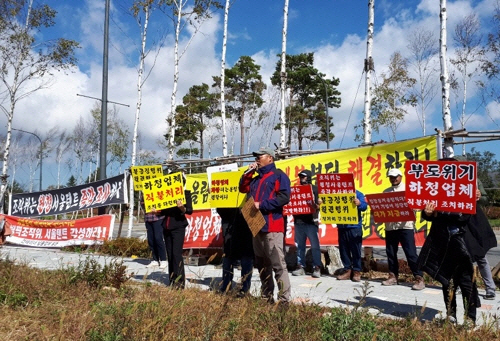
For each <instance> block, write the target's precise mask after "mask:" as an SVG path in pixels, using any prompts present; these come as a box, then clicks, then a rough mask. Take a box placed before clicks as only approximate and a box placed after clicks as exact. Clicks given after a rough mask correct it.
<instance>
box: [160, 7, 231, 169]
mask: <svg viewBox="0 0 500 341" xmlns="http://www.w3.org/2000/svg"><path fill="white" fill-rule="evenodd" d="M166 3H167V4H168V5H169V6H170V9H171V10H172V16H171V19H172V21H173V23H174V27H175V38H174V82H173V86H172V95H171V97H170V111H169V113H168V115H167V125H168V128H167V129H168V130H167V134H166V137H167V140H168V143H167V146H168V159H169V160H173V159H174V153H175V129H176V122H175V109H176V107H177V103H176V96H177V86H178V83H179V61H180V59H181V58H182V56H183V55H184V53H185V52H186V50H187V48H188V47H189V45H190V43H191V41H192V40H193V38H194V37H195V35H196V33H198V31H199V30H200V27H201V25H202V24H203V23H204V22H205V21H206V20H207V19H209V18H211V10H212V9H213V8H222V6H221V4H220V3H219V2H218V1H214V0H196V1H194V2H193V5H192V7H190V8H188V4H189V0H167V1H166ZM186 25H191V26H192V27H193V32H192V33H191V36H190V38H189V41H188V42H187V44H186V45H185V47H184V49H183V51H182V52H181V53H179V40H180V35H181V32H182V31H184V28H185V27H186Z"/></svg>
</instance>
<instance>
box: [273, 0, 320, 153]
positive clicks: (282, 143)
mask: <svg viewBox="0 0 500 341" xmlns="http://www.w3.org/2000/svg"><path fill="white" fill-rule="evenodd" d="M287 33H288V0H285V5H284V6H283V31H282V35H281V36H282V38H281V71H280V77H281V82H280V93H281V98H280V99H281V115H280V123H281V124H280V149H285V148H286V103H285V98H286V89H287V87H286V79H287V74H286V36H287ZM327 110H328V109H327Z"/></svg>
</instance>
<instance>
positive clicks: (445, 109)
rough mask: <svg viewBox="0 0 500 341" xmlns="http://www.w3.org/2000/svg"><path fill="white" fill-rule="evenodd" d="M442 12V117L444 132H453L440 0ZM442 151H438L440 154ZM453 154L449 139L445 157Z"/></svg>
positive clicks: (442, 17)
mask: <svg viewBox="0 0 500 341" xmlns="http://www.w3.org/2000/svg"><path fill="white" fill-rule="evenodd" d="M439 5H440V11H439V21H440V24H441V25H440V30H439V32H440V34H439V62H440V65H441V94H442V100H441V105H442V115H443V127H444V131H449V130H453V126H452V124H451V114H450V80H449V75H448V66H447V63H446V62H447V59H446V50H447V45H446V39H447V38H446V33H447V32H446V21H447V15H446V0H440V1H439ZM440 152H441V151H438V153H440ZM453 154H454V152H453V140H452V139H450V138H448V139H445V141H444V146H443V155H442V156H443V157H452V156H453Z"/></svg>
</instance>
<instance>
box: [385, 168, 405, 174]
mask: <svg viewBox="0 0 500 341" xmlns="http://www.w3.org/2000/svg"><path fill="white" fill-rule="evenodd" d="M387 176H403V173H401V171H400V170H399V169H397V168H391V169H389V171H388V172H387Z"/></svg>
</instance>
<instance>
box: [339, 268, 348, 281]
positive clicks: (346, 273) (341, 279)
mask: <svg viewBox="0 0 500 341" xmlns="http://www.w3.org/2000/svg"><path fill="white" fill-rule="evenodd" d="M337 279H338V280H339V281H344V280H346V279H351V270H347V271H346V272H344V273H343V274H342V275H338V276H337Z"/></svg>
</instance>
